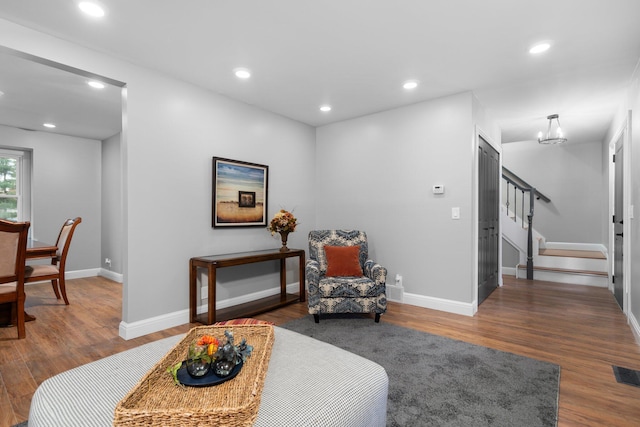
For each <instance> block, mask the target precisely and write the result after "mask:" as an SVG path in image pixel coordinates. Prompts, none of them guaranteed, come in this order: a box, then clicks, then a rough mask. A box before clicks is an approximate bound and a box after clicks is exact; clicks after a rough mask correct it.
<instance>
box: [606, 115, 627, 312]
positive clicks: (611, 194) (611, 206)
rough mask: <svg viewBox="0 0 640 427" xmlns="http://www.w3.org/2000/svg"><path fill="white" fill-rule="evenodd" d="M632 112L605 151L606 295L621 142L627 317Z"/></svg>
mask: <svg viewBox="0 0 640 427" xmlns="http://www.w3.org/2000/svg"><path fill="white" fill-rule="evenodd" d="M630 125H631V111H630V110H629V111H628V112H627V114H626V116H625V118H624V121H623V122H622V124H621V125H620V128H619V129H618V130H617V131H616V133H615V134H614V135H613V137H612V138H611V140H610V141H609V147H608V159H607V162H608V165H609V203H608V204H609V216H608V217H607V224H608V228H607V229H608V236H609V238H608V240H609V254H608V257H607V258H608V260H607V261H608V270H609V286H608V288H609V291H610V292H611V293H613V291H614V290H613V280H612V278H613V273H614V252H613V251H614V248H615V231H614V224H613V215H614V212H615V164H614V163H613V155H614V154H615V152H616V144H617V142H618V141H619V140H620V138H622V151H623V152H624V157H623V163H622V169H623V176H622V199H623V200H622V202H623V206H622V212H623V220H624V223H623V224H622V233H623V235H624V238H623V241H622V253H623V255H624V256H623V258H622V279H623V283H622V289H623V294H622V302H623V307H622V312H623V313H624V314H625V316H627V317H628V315H629V313H630V310H631V307H630V298H629V290H630V284H631V282H630V277H631V262H630V259H631V221H630V219H631V218H632V212H631V135H630V133H631V129H630Z"/></svg>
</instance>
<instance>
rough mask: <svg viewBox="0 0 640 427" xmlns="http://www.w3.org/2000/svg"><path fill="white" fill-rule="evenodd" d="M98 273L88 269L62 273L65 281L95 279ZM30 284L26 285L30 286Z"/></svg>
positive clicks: (96, 270) (97, 270)
mask: <svg viewBox="0 0 640 427" xmlns="http://www.w3.org/2000/svg"><path fill="white" fill-rule="evenodd" d="M99 273H100V269H99V268H88V269H86V270H75V271H67V272H65V273H64V278H65V280H71V279H84V278H85V277H96V276H98V275H99ZM50 281H51V280H41V281H39V282H31V283H42V282H50ZM31 283H28V285H30V284H31Z"/></svg>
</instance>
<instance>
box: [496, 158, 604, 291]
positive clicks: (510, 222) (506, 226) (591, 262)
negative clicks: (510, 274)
mask: <svg viewBox="0 0 640 427" xmlns="http://www.w3.org/2000/svg"><path fill="white" fill-rule="evenodd" d="M505 170H506V169H503V178H504V179H505V182H506V183H507V188H506V197H504V198H503V200H506V205H505V206H502V207H501V209H500V211H501V213H500V227H501V230H502V238H503V239H504V240H506V241H507V242H509V243H510V244H511V245H512V246H513V247H515V248H516V249H517V250H518V253H519V262H518V264H517V265H516V267H515V274H516V277H517V278H522V279H526V278H527V276H529V278H530V279H536V280H544V281H549V282H559V283H572V284H577V285H587V286H599V287H608V286H609V273H608V266H609V263H608V261H607V250H606V248H605V247H604V246H603V245H601V244H589V243H565V242H547V241H546V239H545V238H544V236H542V235H541V234H540V233H538V232H537V231H536V230H535V228H533V227H532V226H530V224H532V218H533V203H534V202H533V198H534V197H533V195H535V196H536V197H537V198H538V199H542V200H543V201H545V202H548V201H550V200H549V199H548V198H547V197H545V196H544V195H543V194H541V193H539V192H537V191H536V189H535V188H533V187H531V186H530V185H529V184H527V183H526V182H524V181H522V180H521V179H520V178H519V177H517V176H516V175H515V174H513V173H512V172H511V171H509V170H506V173H507V174H506V175H507V176H505ZM510 188H512V189H513V190H514V194H513V196H511V198H510V196H509V195H510ZM518 192H521V193H522V195H520V196H519V198H518ZM525 193H528V195H529V197H527V195H526V194H525ZM510 206H511V207H514V210H511V209H510ZM519 208H521V209H520V212H518V209H519ZM522 213H524V214H522ZM524 215H527V220H524V219H523V217H524ZM530 227H531V231H529V228H530ZM529 247H530V248H531V255H529V256H530V257H531V259H527V258H528V256H527V253H528V251H529ZM527 264H530V271H529V273H527ZM531 265H532V266H531ZM531 270H532V271H531ZM531 276H532V277H531Z"/></svg>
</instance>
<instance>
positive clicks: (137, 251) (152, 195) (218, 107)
mask: <svg viewBox="0 0 640 427" xmlns="http://www.w3.org/2000/svg"><path fill="white" fill-rule="evenodd" d="M0 39H1V40H3V43H4V44H5V45H6V46H7V47H9V48H12V49H16V50H19V51H22V52H26V53H29V54H32V55H36V56H40V57H43V58H47V59H50V60H53V61H56V62H60V63H63V64H67V65H70V66H72V67H76V68H78V69H82V70H87V71H90V72H92V73H96V74H98V75H103V76H106V77H109V78H112V79H115V80H118V81H121V82H125V83H126V84H127V87H126V92H127V97H126V104H125V106H124V110H125V112H126V117H127V120H126V121H125V124H124V127H123V132H122V145H121V149H122V150H123V152H122V157H123V163H122V168H123V209H124V215H123V229H124V234H123V241H122V245H123V274H124V278H125V279H124V295H123V322H124V323H123V326H122V327H121V334H124V335H127V336H130V335H128V334H127V333H126V331H127V330H128V329H131V328H133V326H132V325H137V324H138V322H145V321H149V320H150V321H153V319H154V318H155V317H157V316H166V315H167V314H175V316H174V317H173V318H172V319H171V320H170V321H169V323H164V324H162V325H160V324H154V325H155V326H154V325H152V326H151V327H152V328H153V327H157V328H158V329H162V328H164V327H167V326H170V325H171V322H173V323H174V324H182V323H185V321H187V320H188V314H187V311H188V293H189V292H188V278H189V270H188V262H189V259H190V258H191V257H194V256H201V255H208V254H213V253H229V252H238V251H246V250H252V249H263V248H276V247H278V246H279V242H278V241H276V240H274V239H273V238H272V237H271V235H270V234H269V233H268V232H267V231H266V229H263V228H244V229H223V230H220V229H212V228H211V191H212V178H211V169H212V167H211V158H212V157H213V156H220V157H227V158H231V159H236V160H244V161H249V162H253V163H260V164H266V165H268V166H269V172H270V177H269V178H270V180H269V212H268V214H269V216H271V215H273V213H274V212H275V210H276V209H279V208H280V207H287V208H291V209H294V208H295V212H296V216H297V217H299V218H300V221H301V226H300V228H299V230H298V231H296V232H295V233H294V234H292V235H291V236H290V247H301V248H305V247H306V235H307V232H308V230H309V229H311V228H312V227H313V225H314V224H315V200H314V193H313V191H312V190H313V181H314V176H315V170H314V167H313V164H314V159H313V156H314V142H315V140H314V129H313V128H311V127H310V126H307V125H303V124H301V123H298V122H295V121H292V120H289V119H286V118H283V117H281V116H278V115H275V114H273V113H270V112H265V111H263V110H260V109H258V108H255V107H252V106H248V105H246V104H242V103H240V102H236V101H232V100H229V99H228V98H225V97H223V96H221V95H218V94H215V93H211V92H207V91H205V90H203V89H202V88H198V87H195V86H193V85H189V84H186V83H182V82H179V81H176V80H174V79H172V78H169V77H166V76H163V75H160V74H158V73H157V72H155V71H152V70H148V69H144V68H141V67H137V66H134V65H132V64H130V63H127V62H123V61H119V60H117V59H115V58H112V57H109V56H106V55H103V54H100V53H97V52H95V51H91V50H89V49H85V48H81V47H79V46H76V45H73V44H70V43H66V42H64V41H62V40H60V39H57V38H53V37H49V36H46V35H44V34H41V33H38V32H36V31H32V30H29V29H27V28H24V27H21V26H18V25H16V24H13V23H10V22H8V21H4V20H0ZM96 170H97V171H98V172H97V173H99V168H96ZM96 205H97V206H99V199H98V201H97V203H96ZM98 248H100V246H98ZM257 271H258V272H259V273H264V274H265V275H267V276H272V277H270V278H271V279H273V280H266V278H261V277H259V278H258V280H259V281H260V283H259V284H258V285H257V286H255V287H254V289H253V291H259V290H261V288H268V287H271V286H276V287H277V286H278V283H279V282H278V280H277V275H276V274H275V272H274V271H275V269H265V268H259V267H257ZM229 275H230V276H233V272H230V273H229ZM262 279H264V280H262ZM222 280H223V281H225V279H224V277H222ZM231 282H232V283H229V289H227V290H222V291H221V292H223V295H224V292H227V293H228V294H229V295H232V294H233V292H235V291H238V292H241V291H242V290H243V289H236V287H235V286H234V283H233V281H231ZM267 282H268V283H267ZM221 296H222V295H221ZM123 330H124V333H123ZM146 332H150V330H149V329H147V330H145V332H144V333H146Z"/></svg>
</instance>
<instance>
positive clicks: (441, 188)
mask: <svg viewBox="0 0 640 427" xmlns="http://www.w3.org/2000/svg"><path fill="white" fill-rule="evenodd" d="M433 194H444V185H442V184H436V185H434V186H433Z"/></svg>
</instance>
